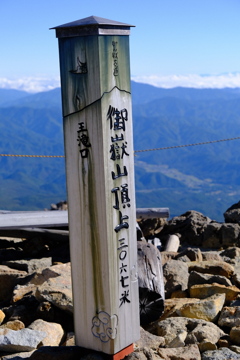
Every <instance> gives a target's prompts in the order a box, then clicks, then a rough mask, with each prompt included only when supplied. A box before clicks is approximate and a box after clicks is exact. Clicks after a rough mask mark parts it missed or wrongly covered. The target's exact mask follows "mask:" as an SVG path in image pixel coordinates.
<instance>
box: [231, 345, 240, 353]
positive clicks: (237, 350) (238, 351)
mask: <svg viewBox="0 0 240 360" xmlns="http://www.w3.org/2000/svg"><path fill="white" fill-rule="evenodd" d="M229 349H230V350H232V351H233V352H235V353H236V354H240V346H236V345H231V346H229Z"/></svg>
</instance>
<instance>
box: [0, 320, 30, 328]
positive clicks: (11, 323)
mask: <svg viewBox="0 0 240 360" xmlns="http://www.w3.org/2000/svg"><path fill="white" fill-rule="evenodd" d="M4 328H7V329H11V330H21V329H24V328H25V325H24V323H23V322H22V321H20V320H14V321H8V322H6V323H5V324H3V325H1V326H0V329H4Z"/></svg>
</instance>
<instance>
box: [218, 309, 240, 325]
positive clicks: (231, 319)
mask: <svg viewBox="0 0 240 360" xmlns="http://www.w3.org/2000/svg"><path fill="white" fill-rule="evenodd" d="M218 325H219V326H227V327H231V328H232V327H235V326H240V306H225V307H224V308H223V309H222V311H221V314H220V317H219V320H218Z"/></svg>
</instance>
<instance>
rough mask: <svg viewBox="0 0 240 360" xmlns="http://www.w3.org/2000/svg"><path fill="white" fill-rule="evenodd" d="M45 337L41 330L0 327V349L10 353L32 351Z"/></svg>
mask: <svg viewBox="0 0 240 360" xmlns="http://www.w3.org/2000/svg"><path fill="white" fill-rule="evenodd" d="M45 337H46V333H45V332H43V331H36V330H31V329H26V328H24V329H21V330H18V331H15V330H10V329H0V350H1V351H5V352H11V353H16V352H21V351H32V350H34V349H36V348H37V346H38V344H39V343H40V342H41V341H42V340H43V339H44V338H45Z"/></svg>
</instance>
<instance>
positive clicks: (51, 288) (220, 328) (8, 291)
mask: <svg viewBox="0 0 240 360" xmlns="http://www.w3.org/2000/svg"><path fill="white" fill-rule="evenodd" d="M238 208H239V206H238V207H235V208H234V209H230V210H229V212H228V214H227V215H226V216H225V219H227V221H228V222H226V223H221V224H220V223H217V222H215V221H212V220H211V219H209V218H207V217H205V216H203V215H202V214H200V213H197V212H195V211H189V212H187V213H185V214H183V215H181V216H179V217H176V218H174V219H172V220H171V221H166V220H162V219H152V220H141V221H139V225H140V228H141V230H142V232H143V234H142V235H141V236H139V237H138V238H139V241H142V242H145V241H147V242H148V243H149V242H152V243H155V244H158V246H159V241H158V242H156V241H154V239H156V238H157V239H160V240H161V242H162V247H161V249H160V250H161V259H162V265H163V280H164V285H165V297H166V299H165V309H164V312H163V314H162V315H161V317H160V318H159V319H156V321H154V322H152V323H150V324H147V325H144V328H143V327H141V339H140V340H139V341H138V342H137V343H136V344H134V346H135V351H134V353H132V354H131V355H129V356H128V357H127V359H126V360H135V359H140V360H146V359H147V360H163V359H165V360H177V359H179V360H198V359H202V360H215V359H217V360H221V359H224V360H227V359H232V360H234V359H240V256H239V255H240V225H239V223H240V221H239V218H238V216H237V214H236V212H237V211H238ZM236 209H237V210H236ZM231 216H232V217H231ZM169 235H177V237H178V238H179V239H180V247H179V249H178V250H177V251H174V252H172V251H171V252H169V251H164V248H165V245H166V244H167V241H168V237H169ZM68 245H69V244H68V237H67V236H58V235H57V234H55V236H54V237H51V236H46V235H44V233H41V232H39V234H35V235H33V234H31V235H29V236H27V237H22V238H16V237H14V238H12V237H11V238H10V237H6V236H2V237H1V239H0V358H1V359H2V360H7V359H14V360H20V359H33V360H38V359H41V360H42V359H44V360H50V359H58V360H70V359H96V360H97V359H99V360H100V359H101V358H102V359H103V358H104V356H103V355H100V354H96V353H93V352H90V354H88V353H85V352H84V350H83V349H81V348H78V347H77V346H74V327H73V316H72V310H73V306H72V293H71V276H70V271H71V264H70V257H69V249H68ZM151 246H154V245H151ZM159 248H160V246H159ZM156 251H159V250H158V249H157V248H156Z"/></svg>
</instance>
